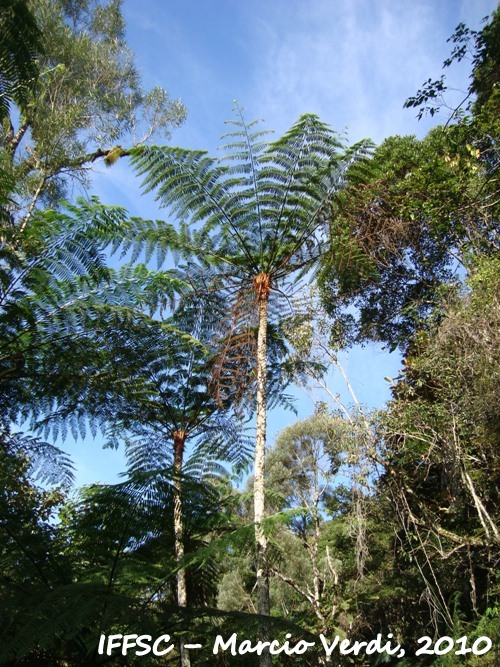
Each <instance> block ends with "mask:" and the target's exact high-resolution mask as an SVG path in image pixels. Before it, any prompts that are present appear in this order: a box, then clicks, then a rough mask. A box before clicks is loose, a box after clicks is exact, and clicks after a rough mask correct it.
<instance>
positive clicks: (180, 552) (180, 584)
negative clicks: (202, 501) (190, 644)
mask: <svg viewBox="0 0 500 667" xmlns="http://www.w3.org/2000/svg"><path fill="white" fill-rule="evenodd" d="M185 442H186V432H185V431H175V432H174V535H175V560H176V563H177V564H179V563H181V562H182V560H183V559H184V526H183V521H182V482H181V473H182V461H183V456H184V444H185ZM177 604H178V606H179V607H181V608H184V607H186V606H187V590H186V570H185V569H184V568H183V567H181V568H179V570H178V571H177ZM179 652H180V656H181V662H180V664H181V667H191V661H190V659H189V651H188V650H187V649H185V648H184V638H183V637H181V639H180V641H179Z"/></svg>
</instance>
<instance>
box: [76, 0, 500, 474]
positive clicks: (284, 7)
mask: <svg viewBox="0 0 500 667" xmlns="http://www.w3.org/2000/svg"><path fill="white" fill-rule="evenodd" d="M496 4H497V2H496V0H246V1H243V0H140V1H139V0H124V2H123V11H124V16H125V20H126V24H127V41H128V43H129V46H130V47H131V48H132V50H133V51H134V52H135V54H136V62H137V65H138V67H139V70H140V73H141V76H142V80H143V83H144V86H145V88H151V87H153V86H157V85H159V86H162V87H164V88H166V89H167V90H168V91H169V93H170V95H171V96H172V97H173V98H182V100H183V102H184V103H185V105H186V107H187V109H188V117H187V120H186V122H185V123H184V125H183V127H181V128H180V129H178V130H176V131H175V132H174V133H173V136H172V138H171V141H170V143H172V144H175V145H179V146H183V147H186V148H199V149H206V150H208V151H209V152H211V153H214V154H215V153H216V150H217V147H218V146H219V145H220V136H221V135H222V134H224V131H225V126H224V121H225V120H226V119H228V118H231V117H232V107H233V105H234V101H235V100H237V101H238V103H239V104H240V105H242V106H244V107H245V110H246V111H245V114H246V117H247V119H248V120H253V119H255V118H263V119H264V120H265V126H266V127H267V128H269V129H273V130H275V132H276V136H279V135H280V134H282V133H283V132H284V131H285V130H287V129H288V128H289V127H290V125H291V124H292V123H293V122H294V121H295V120H297V118H298V117H299V116H300V115H301V114H303V113H306V112H310V113H317V114H318V115H319V116H320V117H321V119H322V120H323V121H324V122H326V123H328V124H329V125H331V127H332V128H333V129H335V130H336V131H338V132H340V133H343V134H345V137H346V140H347V142H348V143H353V142H355V141H358V140H360V139H362V138H365V137H369V138H371V139H373V140H374V141H376V142H381V141H382V140H383V139H384V138H385V137H387V136H390V135H394V134H416V135H417V136H420V137H422V136H423V135H424V134H425V133H426V132H427V130H428V129H429V128H430V127H431V126H432V125H435V124H436V123H437V122H438V121H439V120H440V119H439V117H438V118H437V119H436V118H435V119H434V120H432V119H425V120H424V121H421V122H417V120H416V118H415V112H414V111H413V110H407V109H403V102H404V101H405V99H407V98H408V97H409V96H411V95H413V94H414V93H415V92H416V91H417V90H418V89H419V88H420V87H421V85H422V83H423V82H424V81H425V80H426V79H428V78H429V77H432V78H438V77H439V76H440V74H441V64H442V62H443V60H444V59H445V58H446V57H447V56H448V55H449V52H450V45H449V44H447V43H446V40H447V38H448V37H449V36H450V35H451V34H452V32H453V30H454V29H455V27H456V25H457V24H458V23H459V22H462V21H463V22H464V23H466V24H467V25H468V26H469V27H471V28H475V29H480V27H481V19H482V18H483V17H484V16H486V15H488V14H490V13H491V12H492V11H493V10H494V9H495V7H496ZM468 74H469V67H468V63H464V64H463V66H462V67H457V68H454V69H453V72H451V71H450V72H449V77H448V80H449V83H450V84H451V85H452V86H453V87H454V88H456V89H457V91H456V93H455V97H454V98H453V97H449V100H450V102H452V101H453V99H456V100H458V99H459V98H460V96H461V94H462V92H463V91H464V90H465V89H466V88H467V85H468V79H467V77H468ZM445 118H446V117H445V116H443V120H445ZM93 189H94V191H95V193H96V194H98V195H99V196H100V197H101V198H102V199H103V200H104V201H106V202H107V203H110V204H121V205H123V206H126V207H127V208H128V209H129V211H130V212H131V213H132V214H135V215H141V216H143V217H151V216H153V217H168V213H167V212H166V211H158V208H157V206H156V204H155V203H154V201H153V199H152V198H151V197H142V196H141V195H140V187H139V182H138V181H137V180H136V179H135V178H134V176H133V175H132V173H131V171H130V169H129V168H128V166H127V164H126V162H124V161H120V162H118V163H117V164H116V165H115V166H114V167H113V168H112V169H104V167H98V173H97V174H96V176H95V178H94V181H93ZM345 367H346V370H347V372H348V375H349V378H350V380H351V382H352V383H353V386H354V388H355V390H356V393H357V395H358V398H359V399H360V401H361V402H362V403H365V404H366V405H368V406H370V407H380V406H381V405H383V403H384V401H385V400H387V399H388V398H389V385H388V383H387V382H386V381H385V380H384V376H390V377H393V376H395V375H396V374H397V371H398V368H399V360H398V357H397V355H392V356H391V357H389V356H388V355H387V353H386V352H384V351H383V350H381V349H380V348H379V347H377V346H375V345H369V346H368V347H366V348H365V349H363V350H356V351H355V352H352V353H350V354H349V355H348V357H347V358H346V359H345ZM332 387H333V389H334V391H338V392H342V383H341V382H340V381H338V382H337V380H333V384H332ZM297 407H298V408H299V412H300V415H301V416H306V415H307V414H309V413H310V412H311V410H312V402H311V399H310V398H308V397H307V396H306V395H304V394H301V393H299V394H298V402H297ZM293 419H294V416H293V414H291V413H288V414H283V413H281V412H279V413H277V414H274V415H271V417H270V420H269V427H270V428H269V431H270V432H269V438H268V440H269V442H272V440H273V436H274V434H275V433H276V431H277V430H279V429H280V428H282V427H284V426H285V425H287V424H289V423H291V422H292V421H293ZM69 451H70V452H71V454H72V456H73V457H74V460H75V463H76V466H77V472H78V475H77V481H78V483H88V482H91V481H102V482H111V481H115V480H116V474H117V473H118V472H120V471H121V470H123V467H124V466H123V458H122V455H121V452H109V451H104V452H103V451H102V450H101V445H100V441H97V440H96V442H94V443H88V442H86V443H84V444H82V443H79V444H76V445H72V446H71V447H69Z"/></svg>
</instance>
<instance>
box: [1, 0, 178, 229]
mask: <svg viewBox="0 0 500 667" xmlns="http://www.w3.org/2000/svg"><path fill="white" fill-rule="evenodd" d="M9 4H10V5H11V11H10V13H9V12H7V11H6V10H5V12H4V15H5V22H7V17H9V16H11V13H12V11H14V10H13V9H12V8H17V9H16V11H21V9H22V8H23V7H24V9H23V11H24V13H25V14H27V16H26V17H25V20H24V21H23V22H22V23H20V24H19V25H24V28H18V30H19V33H20V34H19V37H20V40H19V42H16V43H18V46H17V47H16V49H17V50H14V51H13V48H14V47H9V42H8V41H7V40H5V41H4V40H2V44H5V48H6V49H7V47H9V48H8V51H9V53H8V54H6V55H5V57H3V60H5V58H10V60H9V62H11V61H12V63H13V65H12V66H13V67H14V65H15V63H16V62H19V67H24V69H25V70H27V69H28V65H29V67H30V68H31V69H30V70H29V71H27V72H25V77H28V75H29V77H30V85H29V87H27V86H22V87H19V86H18V88H19V90H20V91H22V92H23V96H22V99H21V100H20V108H19V109H18V110H17V111H18V112H19V113H16V110H15V109H10V110H9V113H10V115H9V117H8V118H6V119H5V120H4V123H3V128H2V133H1V136H0V166H1V167H2V168H3V169H5V170H6V172H7V173H11V174H12V175H13V177H14V180H15V183H16V188H17V194H15V196H14V197H13V198H14V199H15V204H14V205H11V206H10V207H9V211H10V214H11V216H12V219H13V220H14V221H15V222H18V223H22V220H23V219H25V218H26V221H27V220H28V219H29V217H31V211H32V209H33V208H34V207H35V206H38V205H39V204H40V203H41V202H42V203H44V204H45V205H47V204H50V205H52V206H55V205H56V204H57V201H58V200H59V199H60V198H61V197H62V196H64V194H65V189H66V185H67V181H68V178H73V179H77V180H78V181H79V182H80V183H83V184H85V183H87V176H86V173H87V171H88V168H89V166H90V165H91V164H92V163H93V162H94V161H95V160H97V159H99V158H102V157H106V156H107V159H108V162H110V161H112V156H113V151H115V152H116V150H117V148H120V147H118V146H117V144H118V142H119V141H120V140H122V141H123V140H125V141H127V142H130V143H134V144H136V143H140V142H143V141H146V140H147V139H149V138H150V137H151V136H152V135H153V134H154V133H155V132H158V134H159V135H163V136H169V132H170V130H171V129H172V128H173V127H175V126H177V125H178V124H179V123H181V122H182V120H183V119H184V117H185V109H184V107H183V105H182V103H181V102H180V101H179V100H177V101H175V100H171V99H170V97H169V96H168V94H167V93H166V91H164V90H163V89H160V88H155V89H153V90H151V91H144V90H143V89H142V87H141V84H140V79H139V76H138V73H137V70H136V68H135V65H134V62H133V54H132V53H131V51H130V50H129V49H128V47H127V45H126V43H125V40H124V22H123V18H122V15H121V7H120V2H119V0H110V1H103V2H101V1H99V0H96V1H93V2H90V3H89V2H80V1H76V2H64V1H62V0H56V1H54V0H36V1H34V2H32V3H30V9H31V11H32V15H31V14H29V13H28V12H27V8H26V3H24V2H16V3H9ZM28 14H29V15H28ZM33 19H34V22H35V23H34V24H33ZM30 20H31V23H30ZM8 25H10V24H8ZM8 25H4V30H3V31H4V32H5V33H6V34H7V36H8V35H9V28H8ZM16 25H18V24H17V23H16ZM30 26H31V27H30ZM16 34H17V33H16ZM14 36H15V35H14ZM2 48H3V47H2ZM22 48H24V49H25V50H26V51H27V54H26V56H27V55H28V54H29V56H30V57H31V60H29V61H27V62H26V63H25V64H24V65H23V63H24V62H25V61H26V56H23V52H22ZM12 51H13V53H11V52H12ZM1 55H2V54H0V56H1ZM35 56H36V57H35ZM23 58H24V60H23ZM2 69H3V68H2ZM20 74H21V72H19V73H16V72H13V73H12V74H11V75H10V74H9V70H7V76H14V77H18V76H20ZM9 85H10V84H9V83H7V92H8V90H9ZM13 99H14V100H15V98H13ZM15 101H16V100H15ZM4 112H5V109H4ZM110 156H111V157H110ZM24 207H26V208H24Z"/></svg>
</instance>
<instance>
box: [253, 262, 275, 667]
mask: <svg viewBox="0 0 500 667" xmlns="http://www.w3.org/2000/svg"><path fill="white" fill-rule="evenodd" d="M254 287H255V290H256V293H257V300H258V305H259V330H258V335H257V423H256V438H255V461H254V487H253V489H254V524H255V545H256V566H257V611H258V612H259V614H261V615H262V616H270V614H271V601H270V596H269V568H268V562H267V538H266V536H265V534H264V528H263V521H264V509H265V508H264V459H265V453H266V430H267V423H266V422H267V406H266V381H267V313H268V303H269V291H270V280H269V276H267V275H265V274H260V275H259V276H256V278H255V280H254ZM268 634H269V624H268V623H264V624H263V625H262V626H261V637H260V638H261V639H262V640H263V641H268V640H269V637H268ZM270 665H272V657H271V655H270V653H268V652H265V653H263V654H262V655H261V656H260V666H261V667H269V666H270Z"/></svg>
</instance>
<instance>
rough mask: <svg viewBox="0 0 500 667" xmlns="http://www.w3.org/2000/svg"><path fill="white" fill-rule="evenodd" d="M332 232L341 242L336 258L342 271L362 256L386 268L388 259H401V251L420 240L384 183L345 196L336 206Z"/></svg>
mask: <svg viewBox="0 0 500 667" xmlns="http://www.w3.org/2000/svg"><path fill="white" fill-rule="evenodd" d="M346 223H347V224H346ZM336 231H338V233H337V234H336ZM332 232H333V236H334V237H336V238H337V239H338V240H339V241H341V242H340V243H338V246H337V256H336V262H337V265H338V266H339V268H341V269H345V268H347V267H348V266H349V265H350V264H351V262H352V261H353V257H354V258H356V257H359V253H360V252H361V254H362V255H364V256H365V257H367V258H369V259H370V260H371V261H373V262H375V263H376V264H378V265H386V264H387V263H388V257H389V256H392V257H394V256H396V257H401V255H402V248H404V247H405V246H407V245H408V244H415V243H416V242H417V240H418V237H419V236H420V230H419V227H418V225H417V224H415V222H414V221H412V220H411V219H410V218H407V217H404V216H402V215H401V202H400V201H399V199H398V198H397V197H395V196H394V194H393V193H391V192H390V191H389V186H388V185H387V184H386V183H383V182H382V181H378V182H377V183H375V184H370V185H360V186H358V187H356V188H354V187H353V188H351V190H350V192H349V193H343V196H342V197H340V198H339V200H338V202H337V210H336V213H335V215H334V217H333V220H332Z"/></svg>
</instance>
